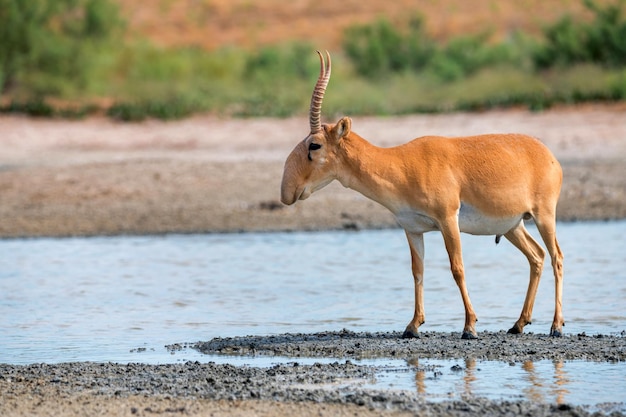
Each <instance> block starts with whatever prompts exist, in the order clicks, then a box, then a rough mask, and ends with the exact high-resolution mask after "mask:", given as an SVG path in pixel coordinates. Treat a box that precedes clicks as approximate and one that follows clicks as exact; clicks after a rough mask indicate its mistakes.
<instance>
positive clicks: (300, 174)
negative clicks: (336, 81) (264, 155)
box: [281, 51, 351, 205]
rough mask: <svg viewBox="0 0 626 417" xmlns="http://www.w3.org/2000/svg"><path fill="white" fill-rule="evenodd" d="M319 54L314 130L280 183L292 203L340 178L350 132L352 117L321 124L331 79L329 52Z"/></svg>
mask: <svg viewBox="0 0 626 417" xmlns="http://www.w3.org/2000/svg"><path fill="white" fill-rule="evenodd" d="M317 53H318V55H319V57H320V75H319V77H318V79H317V83H316V84H315V89H314V90H313V95H312V97H311V107H310V110H309V123H310V125H311V131H310V133H309V135H308V136H307V137H306V138H304V140H303V141H301V142H300V143H299V144H298V145H296V147H295V148H294V150H293V151H291V154H289V156H288V157H287V160H286V161H285V168H284V171H283V180H282V185H281V201H282V202H283V203H284V204H288V205H291V204H293V203H295V202H296V201H298V200H304V199H306V198H308V197H309V196H310V195H311V194H312V193H314V192H315V191H317V190H320V189H322V188H324V187H325V186H326V185H328V184H329V183H330V182H332V181H333V180H334V179H336V178H337V168H338V155H337V152H336V151H337V149H338V144H339V142H340V140H341V138H342V137H344V136H347V135H348V134H349V133H350V124H351V122H350V119H349V118H347V117H344V118H343V119H341V120H340V121H339V122H337V123H336V124H335V125H327V124H324V125H322V123H321V121H320V116H321V111H322V100H323V99H324V93H325V91H326V86H327V85H328V80H330V71H331V62H330V54H329V53H328V52H326V62H324V56H323V55H322V54H321V53H320V52H319V51H317Z"/></svg>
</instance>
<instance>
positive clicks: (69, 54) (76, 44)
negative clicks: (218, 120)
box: [0, 0, 626, 121]
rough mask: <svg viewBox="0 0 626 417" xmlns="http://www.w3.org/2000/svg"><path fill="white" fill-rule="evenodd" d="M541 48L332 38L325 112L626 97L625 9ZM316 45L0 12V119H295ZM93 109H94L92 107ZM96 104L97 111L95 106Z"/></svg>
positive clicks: (29, 10) (539, 41) (55, 11)
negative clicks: (168, 38)
mask: <svg viewBox="0 0 626 417" xmlns="http://www.w3.org/2000/svg"><path fill="white" fill-rule="evenodd" d="M582 1H583V3H584V5H585V7H586V9H587V10H588V11H589V12H590V13H589V14H590V16H591V19H586V20H584V19H577V18H576V17H574V16H571V15H565V16H563V17H561V18H560V19H559V20H557V21H556V22H551V23H547V24H546V26H545V27H544V30H543V34H542V36H540V37H534V38H533V37H530V36H528V35H526V34H524V33H513V34H511V35H510V36H509V37H508V38H506V39H504V40H502V41H499V42H495V41H493V37H492V36H491V33H490V32H489V31H488V30H486V31H483V32H480V33H475V34H468V35H465V36H460V37H456V38H452V39H450V40H449V41H447V42H439V41H436V40H435V39H433V38H432V37H430V36H429V35H428V34H427V33H426V31H425V29H424V21H423V19H422V18H420V17H419V16H413V17H410V18H408V19H407V21H406V22H405V24H403V25H402V24H392V23H391V22H389V21H387V20H385V19H380V20H378V21H375V22H372V23H370V24H365V25H355V26H352V27H350V28H348V29H347V30H346V31H345V33H344V38H343V44H342V49H343V51H334V52H333V63H334V66H333V79H332V81H331V84H332V85H331V89H330V90H329V94H327V97H326V100H325V103H324V113H325V114H327V115H337V114H351V115H363V114H406V113H415V112H441V111H454V110H471V111H473V110H483V109H489V108H494V107H509V106H526V107H528V108H531V109H533V110H542V109H545V108H548V107H550V106H552V105H554V104H556V103H579V102H586V101H617V100H625V99H626V17H625V16H624V2H625V0H615V1H614V2H613V3H610V4H606V5H598V4H597V3H596V2H594V1H593V0H582ZM314 49H315V48H314V47H313V46H312V45H310V44H307V43H285V44H281V45H274V46H268V47H265V48H261V49H260V50H257V51H253V52H251V51H247V50H245V49H241V48H223V49H219V50H216V51H210V52H209V51H205V50H202V49H200V48H195V47H188V48H162V47H158V46H156V45H154V44H152V43H150V42H148V41H146V40H144V39H134V38H131V37H129V36H128V34H127V31H126V24H125V22H124V21H123V19H122V18H121V16H120V12H119V10H118V8H117V5H116V4H115V3H113V2H112V1H111V0H28V1H23V0H0V91H1V92H2V96H3V101H2V102H1V103H0V111H4V112H22V113H28V114H32V115H37V116H47V117H51V116H59V117H82V116H84V115H86V114H90V113H93V112H96V111H103V110H104V111H106V113H107V114H108V115H109V116H110V117H112V118H116V119H120V120H129V121H138V120H143V119H145V118H150V117H153V118H160V119H174V118H181V117H186V116H188V115H191V114H193V113H195V112H206V111H209V112H214V113H219V114H224V115H228V116H240V117H252V116H274V117H286V116H290V115H293V114H305V113H306V112H307V111H308V102H309V99H310V94H311V90H312V87H313V84H314V82H315V79H316V76H317V73H318V71H319V63H318V60H317V56H316V54H315V53H314ZM98 103H100V104H98ZM102 103H106V104H102Z"/></svg>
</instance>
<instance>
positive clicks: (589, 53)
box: [533, 0, 626, 69]
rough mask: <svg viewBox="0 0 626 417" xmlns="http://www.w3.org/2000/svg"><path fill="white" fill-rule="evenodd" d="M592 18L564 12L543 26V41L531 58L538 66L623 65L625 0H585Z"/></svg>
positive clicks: (625, 32)
mask: <svg viewBox="0 0 626 417" xmlns="http://www.w3.org/2000/svg"><path fill="white" fill-rule="evenodd" d="M583 3H584V5H585V7H586V8H587V9H588V10H590V11H591V12H592V13H593V15H594V19H593V20H592V21H591V22H589V23H586V22H579V21H575V20H574V19H573V18H572V17H571V16H569V15H566V16H564V17H562V18H561V19H559V20H558V21H557V22H556V23H554V24H551V25H549V26H547V27H546V28H545V29H544V36H545V38H546V40H545V42H544V43H543V44H541V45H540V46H539V47H537V49H536V51H535V53H534V55H533V60H534V63H535V65H536V66H537V68H540V69H543V68H548V67H552V66H556V65H558V66H566V65H571V64H575V63H583V62H594V63H598V64H601V65H606V66H609V67H620V66H624V65H626V19H625V17H624V8H623V5H624V1H623V0H616V1H615V3H613V4H607V5H604V6H600V5H598V4H597V3H596V2H595V1H593V0H584V1H583Z"/></svg>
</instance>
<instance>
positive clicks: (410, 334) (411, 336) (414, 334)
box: [402, 330, 420, 339]
mask: <svg viewBox="0 0 626 417" xmlns="http://www.w3.org/2000/svg"><path fill="white" fill-rule="evenodd" d="M419 337H420V335H419V334H418V333H417V332H414V331H412V330H405V331H404V333H402V338H403V339H419Z"/></svg>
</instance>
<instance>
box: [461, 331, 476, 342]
mask: <svg viewBox="0 0 626 417" xmlns="http://www.w3.org/2000/svg"><path fill="white" fill-rule="evenodd" d="M461 339H465V340H474V339H478V335H477V334H476V332H475V331H473V330H472V331H469V330H463V335H462V336H461Z"/></svg>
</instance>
